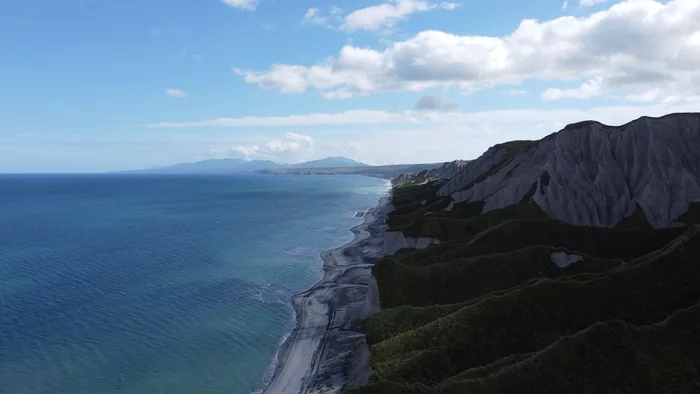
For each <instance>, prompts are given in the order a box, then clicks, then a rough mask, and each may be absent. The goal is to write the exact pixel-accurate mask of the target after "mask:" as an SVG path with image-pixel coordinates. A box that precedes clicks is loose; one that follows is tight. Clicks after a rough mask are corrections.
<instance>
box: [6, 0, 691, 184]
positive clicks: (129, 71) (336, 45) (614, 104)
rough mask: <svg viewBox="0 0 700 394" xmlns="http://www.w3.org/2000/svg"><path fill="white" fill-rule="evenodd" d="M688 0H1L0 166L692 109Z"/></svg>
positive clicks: (295, 151)
mask: <svg viewBox="0 0 700 394" xmlns="http://www.w3.org/2000/svg"><path fill="white" fill-rule="evenodd" d="M697 21H700V1H698V0H668V1H661V0H656V1H655V0H627V1H612V0H608V1H606V0H569V1H563V2H562V1H561V0H529V1H523V0H489V1H483V0H480V1H475V0H446V1H441V0H437V1H432V0H294V1H291V0H167V1H166V0H34V1H15V0H0V54H1V55H0V172H15V173H17V172H19V173H24V172H101V171H112V170H122V169H124V170H126V169H139V168H147V167H152V166H160V165H168V164H176V163H181V162H192V161H198V160H205V159H213V158H227V157H238V158H244V159H267V160H275V161H278V162H289V163H292V162H301V161H306V160H312V159H319V158H323V157H326V156H346V157H349V158H352V159H356V160H360V161H363V162H366V163H369V164H376V165H379V164H396V163H426V162H441V161H451V160H455V159H474V158H476V157H478V156H479V155H480V154H481V153H483V152H484V151H485V150H486V149H488V148H489V147H490V146H493V145H495V144H497V143H500V142H505V141H509V140H519V139H539V138H542V137H544V136H546V135H549V134H551V133H554V132H556V131H558V130H560V129H562V128H563V127H564V126H565V125H566V124H568V123H573V122H578V121H582V120H589V119H593V120H598V121H601V122H604V123H607V124H612V125H619V124H624V123H627V122H629V121H631V120H633V119H636V118H638V117H640V116H644V115H647V116H660V115H664V114H667V113H672V112H697V111H700V23H698V22H697Z"/></svg>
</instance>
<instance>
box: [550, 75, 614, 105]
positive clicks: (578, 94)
mask: <svg viewBox="0 0 700 394" xmlns="http://www.w3.org/2000/svg"><path fill="white" fill-rule="evenodd" d="M602 83H603V79H602V78H593V79H591V80H590V81H586V82H585V83H584V84H582V85H581V86H579V87H577V88H573V89H547V90H545V91H544V92H542V95H541V98H542V100H559V99H564V98H573V99H588V98H591V97H597V96H600V95H602V94H603V93H604V92H605V89H604V88H603V85H602Z"/></svg>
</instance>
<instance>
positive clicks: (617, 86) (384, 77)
mask: <svg viewBox="0 0 700 394" xmlns="http://www.w3.org/2000/svg"><path fill="white" fill-rule="evenodd" d="M385 14H386V13H385ZM369 20H386V19H371V18H370V19H369ZM698 20H700V2H699V1H697V0H671V1H668V2H665V3H663V2H660V1H655V0H628V1H623V2H620V3H617V4H615V5H613V6H612V7H610V8H609V9H607V10H603V11H600V12H597V13H594V14H592V15H590V16H586V17H581V18H576V17H572V16H563V17H560V18H557V19H553V20H550V21H536V20H531V19H527V20H523V21H522V22H521V23H520V25H519V26H518V27H517V29H515V30H514V31H513V32H512V33H510V34H508V35H506V36H502V37H488V36H465V35H456V34H450V33H446V32H442V31H435V30H429V31H423V32H420V33H418V34H417V35H415V36H414V37H412V38H410V39H407V40H405V41H398V42H394V43H392V44H390V45H389V46H388V47H387V48H386V49H383V50H375V49H369V48H360V47H356V46H353V45H347V46H345V47H343V48H342V49H341V50H340V53H339V54H338V55H337V56H335V57H332V58H330V59H329V60H327V61H325V62H323V63H320V64H316V65H313V66H304V65H290V64H276V65H273V66H272V67H271V68H269V69H268V70H266V71H251V70H242V69H239V68H235V69H234V72H235V73H236V74H237V75H240V76H242V77H243V78H244V80H245V81H246V82H248V83H254V84H257V85H258V86H260V87H261V88H263V89H276V90H279V91H281V92H283V93H288V94H291V93H302V92H306V91H308V90H309V89H315V90H317V91H318V92H319V93H320V94H322V95H323V96H324V97H328V98H343V97H352V96H357V95H366V94H371V93H376V92H386V91H410V92H420V91H424V90H426V89H428V88H432V87H437V86H456V87H458V88H460V89H463V90H465V91H475V90H479V89H484V88H489V87H493V86H496V85H499V84H512V83H519V82H522V81H523V80H527V79H539V80H546V81H552V80H558V81H587V80H592V79H595V78H597V79H598V80H599V83H600V87H601V90H602V92H600V93H601V94H607V93H611V94H616V95H618V96H623V97H635V96H644V95H649V94H650V93H649V92H658V93H657V94H656V96H658V97H660V98H664V97H669V96H689V95H697V94H700V24H699V23H697V21H698ZM355 26H376V24H372V23H370V22H368V23H367V24H364V25H363V24H362V23H359V22H358V23H357V24H355ZM570 94H572V93H570ZM552 95H554V96H556V94H554V93H552V92H550V93H548V94H547V97H550V96H552Z"/></svg>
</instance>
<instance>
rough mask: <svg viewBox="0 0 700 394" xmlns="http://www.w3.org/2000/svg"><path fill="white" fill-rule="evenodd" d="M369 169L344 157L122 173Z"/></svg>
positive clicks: (192, 165)
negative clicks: (292, 162) (291, 162)
mask: <svg viewBox="0 0 700 394" xmlns="http://www.w3.org/2000/svg"><path fill="white" fill-rule="evenodd" d="M337 167H344V168H345V167H348V168H356V167H369V165H367V164H364V163H360V162H358V161H355V160H352V159H348V158H345V157H328V158H325V159H321V160H314V161H308V162H304V163H296V164H280V163H275V162H274V161H270V160H244V159H211V160H204V161H199V162H196V163H182V164H175V165H173V166H167V167H157V168H148V169H145V170H136V171H123V172H131V173H152V174H199V173H227V172H228V173H237V172H256V171H262V170H272V169H281V168H305V169H307V168H308V169H310V168H337Z"/></svg>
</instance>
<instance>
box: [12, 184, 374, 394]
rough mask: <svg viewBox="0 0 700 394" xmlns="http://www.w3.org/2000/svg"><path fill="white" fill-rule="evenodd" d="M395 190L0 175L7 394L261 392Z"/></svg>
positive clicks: (371, 185) (203, 393)
mask: <svg viewBox="0 0 700 394" xmlns="http://www.w3.org/2000/svg"><path fill="white" fill-rule="evenodd" d="M386 190H387V185H386V183H385V182H384V181H382V180H379V179H373V178H365V177H352V176H264V175H228V176H224V175H221V176H213V175H212V176H179V175H162V176H155V175H22V176H20V175H0V393H12V394H22V393H31V394H44V393H45V394H83V393H84V394H100V393H124V394H126V393H128V394H132V393H139V394H141V393H143V394H147V393H148V394H151V393H167V394H176V393H183V394H184V393H186V394H200V393H201V394H208V393H226V394H239V393H240V394H247V393H250V392H252V391H255V390H257V389H260V388H261V387H262V386H263V385H264V383H265V381H266V380H267V379H269V375H270V372H271V368H270V365H271V363H272V362H274V357H275V355H276V352H277V350H278V347H279V345H280V341H281V340H282V338H283V336H284V335H285V334H287V333H288V332H289V331H290V330H291V328H293V325H294V314H293V311H292V309H291V306H290V298H291V296H292V295H293V294H294V293H297V292H299V291H302V290H305V289H307V288H308V287H310V286H311V285H313V283H314V282H316V281H317V280H318V279H320V277H321V274H322V267H321V264H322V263H321V259H320V257H319V253H320V252H321V251H322V250H325V249H329V248H331V247H335V246H338V245H341V244H343V243H345V242H347V241H349V240H351V239H352V234H351V233H350V231H349V228H350V227H352V226H354V225H357V224H359V223H361V222H362V219H361V218H355V217H354V215H355V213H356V212H357V211H364V210H367V209H368V208H371V207H373V206H374V205H375V204H376V203H377V200H378V198H379V197H380V195H381V194H383V192H385V191H386Z"/></svg>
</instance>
